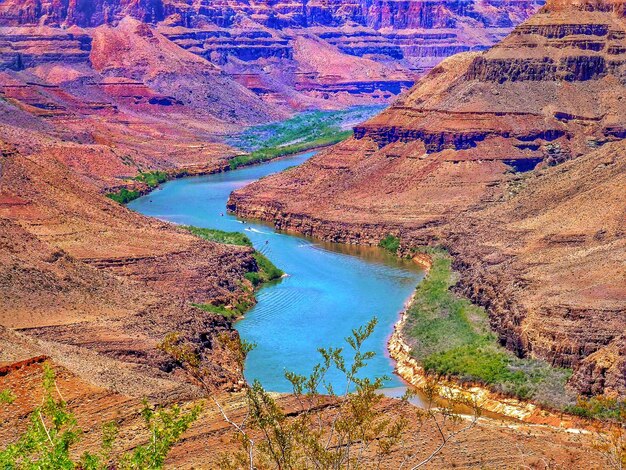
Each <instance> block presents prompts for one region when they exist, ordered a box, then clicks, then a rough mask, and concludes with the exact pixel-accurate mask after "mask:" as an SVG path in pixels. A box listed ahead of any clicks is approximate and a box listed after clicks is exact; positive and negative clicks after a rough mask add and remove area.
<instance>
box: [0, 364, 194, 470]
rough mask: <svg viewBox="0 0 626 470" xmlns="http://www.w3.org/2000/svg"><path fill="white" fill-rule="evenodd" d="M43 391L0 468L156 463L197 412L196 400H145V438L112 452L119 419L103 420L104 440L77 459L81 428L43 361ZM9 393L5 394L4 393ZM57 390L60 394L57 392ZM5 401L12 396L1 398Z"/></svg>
mask: <svg viewBox="0 0 626 470" xmlns="http://www.w3.org/2000/svg"><path fill="white" fill-rule="evenodd" d="M43 391H44V396H43V400H42V404H41V405H40V406H38V407H37V408H35V410H34V411H33V412H32V413H31V415H30V426H29V427H28V429H27V430H26V432H25V433H24V434H22V435H21V436H20V437H19V438H18V440H17V441H16V442H15V443H14V444H10V445H9V446H7V447H6V448H5V449H4V450H0V468H2V469H5V470H21V469H24V470H26V469H29V470H30V469H37V470H47V469H50V470H52V469H74V468H79V469H83V470H107V469H110V468H116V469H146V468H150V469H160V468H163V463H164V461H165V458H166V456H167V454H168V453H169V451H170V450H171V448H172V447H173V446H174V444H176V442H178V440H179V439H180V437H181V435H182V434H183V433H184V432H185V431H186V430H187V429H188V428H189V426H190V425H191V423H192V422H193V421H195V420H196V419H197V417H198V414H199V413H200V408H199V407H198V406H196V407H193V408H192V409H191V410H190V411H183V410H182V409H181V408H180V407H178V406H173V407H171V408H156V409H153V408H152V407H151V406H150V405H149V404H148V402H147V401H146V402H144V407H143V410H142V412H141V414H142V416H143V418H144V421H145V424H146V428H147V430H148V432H149V434H150V439H149V442H148V444H146V445H143V446H139V447H137V448H135V449H134V450H133V451H132V452H130V453H126V454H123V455H122V456H121V457H119V458H118V459H115V458H114V457H113V446H114V443H115V440H116V437H117V425H116V424H115V423H106V424H105V425H104V427H103V433H102V443H101V445H100V448H99V450H98V451H97V452H95V453H89V452H85V453H84V454H82V456H80V457H79V458H78V459H76V458H75V457H73V456H72V452H71V450H72V446H74V445H75V444H77V443H78V442H79V441H80V438H81V435H82V433H83V431H82V429H81V428H80V427H79V426H78V424H77V422H76V418H75V416H74V414H73V413H72V412H71V411H69V410H68V408H67V403H66V402H65V400H64V399H63V396H62V395H61V392H60V391H59V389H58V387H57V385H56V381H55V375H54V371H53V370H52V368H50V367H49V366H48V365H47V364H46V365H44V373H43ZM5 395H8V394H5ZM56 396H58V398H55V397H56ZM3 401H4V402H5V403H6V404H7V406H9V405H10V404H11V402H12V401H13V400H3Z"/></svg>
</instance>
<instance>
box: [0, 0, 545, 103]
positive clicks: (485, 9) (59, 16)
mask: <svg viewBox="0 0 626 470" xmlns="http://www.w3.org/2000/svg"><path fill="white" fill-rule="evenodd" d="M539 3H540V2H539ZM539 3H538V2H537V1H535V0H516V1H514V2H508V1H507V2H502V1H494V0H491V1H488V2H477V1H475V0H452V1H451V0H446V1H443V0H437V1H431V0H429V1H423V0H406V1H400V2H398V1H388V0H379V1H369V0H368V1H365V0H351V1H350V2H343V1H342V2H339V1H332V2H326V1H324V2H318V1H303V0H298V1H293V2H284V3H280V2H279V3H276V2H268V1H261V2H254V3H249V2H243V1H237V0H228V1H220V2H213V1H211V2H208V1H202V2H197V1H194V2H192V1H178V0H139V1H137V0H132V1H130V0H98V1H91V2H81V1H76V0H62V1H56V2H51V1H41V0H29V1H27V2H16V1H13V0H2V1H0V25H2V26H10V27H23V26H41V25H46V26H50V27H54V28H73V29H74V30H78V29H79V28H86V29H92V28H96V27H100V26H103V25H111V26H116V25H117V24H119V23H120V22H121V21H122V20H123V18H125V17H129V16H130V17H133V18H135V19H136V20H138V21H140V22H142V23H145V24H152V25H158V27H159V30H160V31H161V32H162V33H163V34H165V35H166V36H167V37H168V38H169V39H170V40H172V41H173V42H175V43H176V44H178V45H179V46H180V47H181V48H183V49H186V50H188V51H190V52H192V53H194V54H197V55H199V56H202V57H203V58H205V59H206V60H208V61H210V62H212V63H213V64H216V65H219V66H220V67H222V68H223V69H224V70H225V71H226V72H227V73H228V74H229V76H231V77H233V78H235V79H236V80H237V81H238V82H239V83H240V84H242V85H244V86H246V87H247V88H248V89H249V90H251V91H253V92H254V93H255V94H256V95H258V96H259V97H260V98H261V99H263V100H265V101H266V102H267V103H271V104H272V105H274V106H276V105H278V106H282V107H287V108H290V109H294V108H295V109H302V108H310V107H328V108H337V107H341V106H347V105H353V104H361V103H371V102H389V101H391V100H392V99H394V98H395V97H396V96H397V95H398V94H399V93H400V92H401V91H403V90H405V89H407V88H408V87H410V86H411V84H412V83H413V82H414V79H415V77H416V76H418V75H420V74H422V73H423V72H424V71H425V70H428V69H430V68H431V67H433V66H434V65H436V64H437V63H438V62H439V61H440V60H442V59H443V58H445V57H447V56H449V55H452V54H454V53H458V52H464V51H470V50H483V49H485V48H487V47H489V46H490V45H492V44H493V43H495V42H496V41H497V40H499V39H501V38H502V37H504V35H506V34H507V33H508V32H509V31H510V30H511V28H512V27H513V26H515V25H516V24H518V23H520V22H521V21H523V20H524V19H526V18H528V17H529V16H530V15H531V14H532V13H534V12H535V11H536V9H537V8H538V6H539ZM77 34H78V36H81V35H82V36H84V33H78V32H77ZM82 36H81V37H82ZM8 39H9V38H8V37H7V40H8ZM83 39H84V40H81V41H82V42H81V49H80V50H81V51H83V53H85V51H88V50H89V44H88V42H89V39H88V38H83ZM306 40H312V41H314V42H315V43H317V44H320V45H321V47H320V48H317V49H316V50H315V54H314V55H315V56H319V57H324V58H328V59H329V61H328V62H329V63H330V64H329V66H327V64H326V63H325V62H324V61H321V62H319V63H317V64H315V66H312V64H311V63H310V61H306V60H305V61H301V60H300V58H301V57H302V56H301V54H300V52H301V48H302V42H303V41H306ZM9 50H10V48H9ZM25 54H26V56H25V57H22V54H17V55H16V54H15V53H13V54H10V53H7V59H6V60H5V61H4V62H5V66H10V67H12V68H20V67H23V66H24V65H25V63H27V64H33V63H34V61H35V60H36V59H37V57H36V54H35V55H33V54H29V53H28V51H26V52H25ZM0 57H1V55H0ZM333 58H340V59H341V61H343V62H344V65H345V66H344V67H341V68H337V67H333V66H332V63H333V62H334V60H333ZM41 59H42V60H49V59H50V57H44V58H41ZM348 64H358V65H357V67H356V68H357V69H360V70H365V73H363V74H360V75H359V77H358V78H355V77H353V76H351V74H350V73H349V66H348Z"/></svg>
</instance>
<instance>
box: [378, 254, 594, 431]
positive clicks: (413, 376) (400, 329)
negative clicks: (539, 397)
mask: <svg viewBox="0 0 626 470" xmlns="http://www.w3.org/2000/svg"><path fill="white" fill-rule="evenodd" d="M442 256H445V255H443V254H442V253H441V252H438V251H433V252H432V253H431V254H429V253H416V254H414V255H413V257H412V259H413V261H414V262H416V263H417V264H419V265H420V266H422V267H423V268H424V269H425V271H426V278H425V279H424V281H422V284H421V286H422V287H423V288H426V289H428V282H429V281H432V279H429V276H432V273H431V270H432V269H433V266H434V265H435V264H436V262H437V261H438V260H440V259H441V257H442ZM435 275H436V274H435ZM451 295H453V294H451ZM420 297H421V295H420V291H419V287H418V289H416V291H415V293H414V294H413V296H412V297H411V299H410V300H409V302H408V303H407V305H406V308H405V309H404V310H403V311H402V313H401V315H400V318H399V320H398V322H397V323H396V324H395V325H394V331H393V334H392V335H391V337H390V339H389V342H388V349H389V354H390V357H391V358H392V359H394V360H395V361H396V366H395V372H396V373H397V374H398V375H399V376H400V377H402V378H403V379H404V380H405V381H406V382H407V383H409V384H410V385H412V386H414V387H416V388H417V389H418V390H425V389H427V388H428V387H429V383H430V381H429V377H433V373H435V376H436V377H437V382H438V386H439V394H440V396H441V398H443V399H444V400H446V399H449V400H452V401H459V400H461V401H466V402H473V403H476V404H477V405H478V406H479V408H480V409H481V410H484V411H487V412H489V413H493V414H496V415H499V416H503V417H506V418H513V419H515V420H519V421H522V422H525V423H531V424H546V425H550V426H556V427H560V428H568V429H579V428H585V427H589V423H588V422H585V421H584V420H581V419H580V418H578V417H575V416H571V415H567V414H565V413H563V412H555V411H554V410H551V409H549V408H546V407H545V406H542V405H540V404H538V403H536V402H533V401H532V400H523V399H519V398H516V397H513V396H506V395H504V394H502V393H501V392H498V391H495V390H493V388H490V387H488V386H486V385H483V384H480V383H477V382H476V381H474V382H468V377H465V379H464V381H465V383H463V382H464V381H459V380H458V379H455V377H454V374H452V375H448V376H444V375H442V374H441V373H440V371H439V374H437V371H433V370H427V369H426V367H424V364H423V363H422V362H420V361H418V360H417V359H416V358H415V357H414V348H412V347H411V345H410V343H412V342H414V341H415V340H414V339H413V340H412V339H410V337H409V333H408V330H410V328H409V323H410V321H411V312H412V309H414V308H415V306H416V304H417V303H418V302H420V301H421V300H423V299H421V298H420ZM450 334H452V335H453V334H454V333H453V332H450ZM431 368H432V366H431ZM457 373H458V371H457ZM474 379H475V377H474Z"/></svg>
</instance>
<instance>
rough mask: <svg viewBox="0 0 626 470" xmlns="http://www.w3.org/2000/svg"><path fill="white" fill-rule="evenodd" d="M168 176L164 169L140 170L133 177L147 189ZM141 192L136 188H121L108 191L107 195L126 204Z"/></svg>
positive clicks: (158, 183) (140, 194) (150, 188)
mask: <svg viewBox="0 0 626 470" xmlns="http://www.w3.org/2000/svg"><path fill="white" fill-rule="evenodd" d="M168 178H169V176H168V174H167V173H166V172H165V171H158V170H157V171H145V172H144V171H142V172H139V174H138V175H137V176H135V177H134V178H133V180H134V181H138V182H140V183H144V184H145V185H146V186H147V187H148V189H149V190H152V189H154V188H156V187H157V186H158V185H160V184H163V183H165V182H166V181H167V180H168ZM142 195H143V192H142V191H139V190H136V189H128V188H121V189H119V190H118V191H114V192H112V193H108V194H107V197H108V198H109V199H113V200H114V201H115V202H117V203H119V204H128V203H129V202H130V201H132V200H134V199H137V198H138V197H140V196H142Z"/></svg>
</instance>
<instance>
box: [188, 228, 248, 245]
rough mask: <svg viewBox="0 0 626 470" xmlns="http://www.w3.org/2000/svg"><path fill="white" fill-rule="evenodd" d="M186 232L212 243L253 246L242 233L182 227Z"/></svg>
mask: <svg viewBox="0 0 626 470" xmlns="http://www.w3.org/2000/svg"><path fill="white" fill-rule="evenodd" d="M182 228H184V229H185V230H188V231H189V232H191V233H193V234H194V235H195V236H197V237H200V238H204V239H205V240H209V241H211V242H217V243H226V244H229V245H240V246H252V242H251V241H250V239H249V238H248V237H247V236H246V235H245V234H243V233H240V232H226V231H224V230H218V229H214V228H201V227H194V226H193V225H184V226H182Z"/></svg>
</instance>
